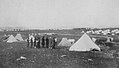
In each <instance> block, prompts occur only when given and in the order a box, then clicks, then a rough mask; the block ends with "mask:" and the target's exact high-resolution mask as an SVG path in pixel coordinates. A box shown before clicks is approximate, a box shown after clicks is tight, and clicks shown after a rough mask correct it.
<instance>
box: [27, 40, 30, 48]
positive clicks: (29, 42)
mask: <svg viewBox="0 0 119 68" xmlns="http://www.w3.org/2000/svg"><path fill="white" fill-rule="evenodd" d="M29 43H30V42H29V38H27V47H29Z"/></svg>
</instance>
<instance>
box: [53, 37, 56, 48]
mask: <svg viewBox="0 0 119 68" xmlns="http://www.w3.org/2000/svg"><path fill="white" fill-rule="evenodd" d="M52 41H53V45H52V49H55V45H56V42H55V37H53V40H52Z"/></svg>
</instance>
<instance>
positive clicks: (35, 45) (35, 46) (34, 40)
mask: <svg viewBox="0 0 119 68" xmlns="http://www.w3.org/2000/svg"><path fill="white" fill-rule="evenodd" d="M34 48H36V37H35V38H34Z"/></svg>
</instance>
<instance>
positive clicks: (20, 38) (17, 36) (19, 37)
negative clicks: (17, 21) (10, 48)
mask: <svg viewBox="0 0 119 68" xmlns="http://www.w3.org/2000/svg"><path fill="white" fill-rule="evenodd" d="M15 39H16V40H18V41H24V40H23V38H22V36H21V34H17V35H16V36H15Z"/></svg>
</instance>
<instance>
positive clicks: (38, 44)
mask: <svg viewBox="0 0 119 68" xmlns="http://www.w3.org/2000/svg"><path fill="white" fill-rule="evenodd" d="M37 48H40V38H38V42H37Z"/></svg>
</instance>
